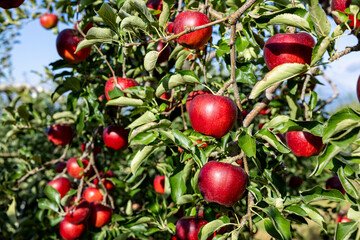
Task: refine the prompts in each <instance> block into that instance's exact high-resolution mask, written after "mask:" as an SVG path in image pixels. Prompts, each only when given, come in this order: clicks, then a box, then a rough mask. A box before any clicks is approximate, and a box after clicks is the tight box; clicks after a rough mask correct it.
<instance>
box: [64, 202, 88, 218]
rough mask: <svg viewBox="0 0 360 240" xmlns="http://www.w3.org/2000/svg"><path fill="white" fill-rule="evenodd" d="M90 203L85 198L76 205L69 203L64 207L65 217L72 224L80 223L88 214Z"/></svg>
mask: <svg viewBox="0 0 360 240" xmlns="http://www.w3.org/2000/svg"><path fill="white" fill-rule="evenodd" d="M90 212H91V209H90V203H89V202H88V201H86V200H82V201H80V202H79V203H78V205H73V204H72V205H71V206H69V207H66V215H65V219H66V220H67V221H69V222H70V223H72V224H80V223H82V222H83V221H85V220H86V219H88V218H89V216H90Z"/></svg>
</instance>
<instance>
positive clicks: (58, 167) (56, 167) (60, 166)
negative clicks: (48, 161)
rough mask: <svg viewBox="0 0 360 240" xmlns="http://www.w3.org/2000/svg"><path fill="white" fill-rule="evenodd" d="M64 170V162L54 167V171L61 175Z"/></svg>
mask: <svg viewBox="0 0 360 240" xmlns="http://www.w3.org/2000/svg"><path fill="white" fill-rule="evenodd" d="M65 168H66V162H59V163H57V164H56V166H55V171H56V172H58V173H61V172H62V171H63V170H64V169H65Z"/></svg>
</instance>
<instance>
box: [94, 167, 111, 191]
mask: <svg viewBox="0 0 360 240" xmlns="http://www.w3.org/2000/svg"><path fill="white" fill-rule="evenodd" d="M100 177H101V179H102V180H101V181H102V183H103V184H104V186H105V187H106V189H107V190H111V189H113V188H114V187H115V185H114V183H113V182H112V181H111V180H108V179H109V178H114V177H115V174H114V172H113V171H111V170H109V171H107V172H106V173H105V174H103V171H101V172H100ZM98 183H99V179H98V178H95V179H94V184H95V185H98Z"/></svg>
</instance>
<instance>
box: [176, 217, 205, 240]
mask: <svg viewBox="0 0 360 240" xmlns="http://www.w3.org/2000/svg"><path fill="white" fill-rule="evenodd" d="M207 223H208V222H207V221H206V220H205V219H204V218H202V217H182V218H180V219H179V220H178V221H177V223H176V227H175V234H176V237H177V239H178V240H198V239H199V238H198V234H199V231H200V228H201V227H202V226H204V225H206V224H207Z"/></svg>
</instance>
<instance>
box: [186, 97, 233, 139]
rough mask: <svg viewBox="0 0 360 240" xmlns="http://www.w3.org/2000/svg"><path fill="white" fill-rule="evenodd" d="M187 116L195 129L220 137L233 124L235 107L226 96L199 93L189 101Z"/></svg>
mask: <svg viewBox="0 0 360 240" xmlns="http://www.w3.org/2000/svg"><path fill="white" fill-rule="evenodd" d="M189 116H190V122H191V125H192V127H193V128H194V130H195V131H197V132H200V133H202V134H205V135H209V136H213V137H215V138H221V137H222V136H224V135H225V134H227V133H228V132H229V131H230V130H231V128H232V127H233V126H234V124H235V122H236V119H237V107H236V105H235V103H234V101H233V100H231V99H230V98H228V97H223V96H217V95H199V96H197V97H195V98H194V99H193V100H192V101H191V104H190V107H189Z"/></svg>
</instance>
